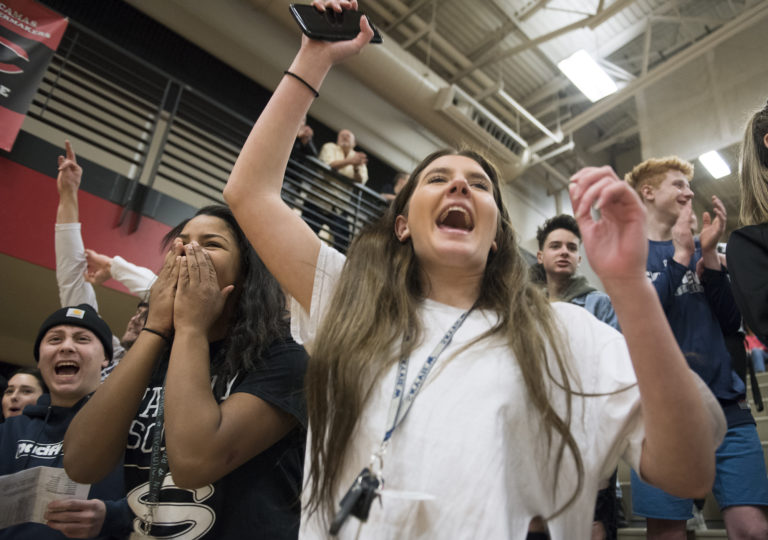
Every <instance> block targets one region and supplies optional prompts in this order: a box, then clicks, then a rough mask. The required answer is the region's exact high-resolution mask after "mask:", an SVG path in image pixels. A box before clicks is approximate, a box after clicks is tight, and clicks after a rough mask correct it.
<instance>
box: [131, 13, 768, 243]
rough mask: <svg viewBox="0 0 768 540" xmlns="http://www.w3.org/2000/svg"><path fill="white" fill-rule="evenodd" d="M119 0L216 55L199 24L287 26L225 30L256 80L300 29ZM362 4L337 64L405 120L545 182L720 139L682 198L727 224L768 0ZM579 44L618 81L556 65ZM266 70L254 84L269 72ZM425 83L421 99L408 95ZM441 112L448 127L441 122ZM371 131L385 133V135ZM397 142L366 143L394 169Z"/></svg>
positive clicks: (558, 185) (767, 84) (526, 180)
mask: <svg viewBox="0 0 768 540" xmlns="http://www.w3.org/2000/svg"><path fill="white" fill-rule="evenodd" d="M128 1H129V3H131V4H133V5H135V6H136V7H138V8H139V9H141V10H143V11H145V12H146V13H147V14H149V15H150V16H153V17H155V18H156V19H158V20H159V21H160V22H162V23H163V24H166V26H169V27H171V28H172V29H173V30H175V31H177V32H179V33H181V34H182V35H184V36H185V37H187V39H190V40H192V41H194V42H196V43H197V44H198V45H200V46H202V47H203V48H206V49H207V50H209V51H210V52H212V53H213V54H217V55H218V56H219V57H223V56H225V54H223V53H222V52H220V51H217V49H218V48H219V47H221V44H220V42H221V39H219V40H218V41H213V40H212V38H208V39H206V34H207V33H208V32H205V31H201V29H205V28H208V29H210V30H211V32H215V31H216V30H218V31H221V30H222V29H223V28H224V27H227V28H230V29H231V31H230V34H235V33H237V32H234V30H233V29H234V28H236V27H237V28H244V27H247V24H248V23H247V21H246V22H244V19H246V20H247V19H249V18H253V20H254V21H256V19H262V20H264V19H266V20H268V21H269V22H270V24H272V25H273V26H274V27H275V28H278V27H279V28H280V29H281V30H282V31H284V32H288V33H289V34H288V35H290V36H294V40H293V41H288V42H280V41H279V40H276V39H274V38H272V40H271V42H269V45H267V46H266V47H265V46H263V45H261V46H255V45H254V43H253V42H254V40H257V39H258V37H257V36H256V37H255V36H253V35H252V36H242V37H240V38H237V37H231V36H230V38H231V39H240V40H242V45H243V51H246V50H247V51H248V52H249V53H255V55H256V56H257V57H259V58H258V59H257V60H259V61H262V62H263V65H262V66H261V69H255V68H253V67H252V66H253V60H254V59H253V58H251V59H250V62H251V63H250V64H248V62H247V61H245V60H239V59H237V58H232V55H229V54H227V55H226V56H227V61H228V62H229V63H230V64H232V65H233V66H234V67H236V68H238V69H240V70H241V71H244V72H246V73H247V74H249V75H251V76H253V77H254V78H256V79H257V80H259V77H260V75H261V74H262V73H266V72H269V73H270V74H272V73H277V74H279V73H280V72H279V71H277V70H278V69H285V67H284V65H287V63H286V61H285V60H284V59H285V58H290V57H291V56H292V54H293V53H294V52H295V50H296V46H297V43H298V41H297V39H295V35H296V28H295V26H294V23H293V21H292V20H291V18H290V16H289V14H288V9H287V5H288V2H287V1H286V0H224V1H223V2H220V3H217V7H218V8H219V9H218V10H217V11H216V12H215V13H213V12H211V10H210V6H211V5H210V4H209V3H208V2H200V1H197V0H186V1H184V2H182V1H180V0H167V1H166V2H162V3H160V4H164V5H165V8H160V7H159V6H158V3H156V2H150V1H148V0H128ZM169 4H170V5H173V6H172V7H169ZM360 9H361V10H362V11H364V12H365V13H366V14H368V15H369V17H370V18H371V20H372V21H373V22H374V24H375V25H376V26H377V27H378V28H379V29H380V30H381V31H382V33H383V35H384V44H383V45H382V46H380V47H379V49H378V50H376V51H375V52H369V51H366V54H368V55H369V56H368V57H365V55H363V60H364V61H363V60H360V61H358V59H354V60H353V61H352V62H349V65H348V66H346V69H347V71H348V72H349V73H350V74H351V75H352V76H353V77H354V78H355V79H356V80H357V81H358V82H359V83H361V84H362V85H363V86H364V87H366V89H367V90H369V91H372V92H373V93H375V94H377V95H378V96H379V97H381V98H383V99H384V100H385V101H386V102H388V103H389V104H391V105H392V106H393V107H394V108H395V109H397V110H398V112H401V113H403V114H404V115H406V116H408V117H409V122H410V125H412V126H413V131H419V132H422V133H426V137H427V138H431V139H432V140H434V139H437V140H439V141H441V142H447V143H449V144H450V143H453V144H455V143H456V140H457V139H458V140H462V141H470V142H473V141H474V142H477V141H482V142H483V143H484V144H488V145H489V148H490V150H491V151H492V153H493V154H494V156H495V157H496V158H497V160H500V161H501V162H502V164H503V168H504V170H505V174H506V176H507V178H508V180H509V181H511V182H517V183H520V184H528V185H530V184H532V183H533V184H540V185H544V186H545V187H546V188H547V190H548V191H549V192H550V193H551V192H556V191H558V190H560V189H562V187H563V185H564V183H565V182H567V178H568V177H569V176H570V175H571V174H572V173H573V172H575V171H576V170H578V169H579V168H580V167H582V166H584V165H602V164H606V163H607V164H611V165H613V166H614V168H615V169H616V170H617V171H618V172H619V173H620V174H623V173H624V172H626V171H627V170H628V169H629V168H631V166H632V165H633V164H635V163H637V162H639V161H640V160H642V159H644V158H646V157H651V156H654V155H655V156H659V155H666V154H672V153H674V154H678V155H681V156H683V157H685V158H687V159H691V160H695V158H696V157H697V156H698V155H699V154H700V153H703V151H704V150H703V149H706V150H722V152H721V153H722V154H723V156H724V157H725V158H726V160H727V161H728V162H729V165H730V167H731V170H732V173H731V175H729V176H728V177H726V178H722V179H720V180H713V179H712V178H711V176H710V175H709V174H708V173H707V172H706V171H705V170H704V169H703V167H701V166H699V163H698V161H695V165H697V173H696V178H695V184H694V187H695V190H696V192H697V199H696V200H695V204H696V206H697V207H698V208H699V209H700V210H701V209H703V208H705V207H706V206H709V202H708V201H709V198H710V197H711V195H717V196H719V197H720V198H721V199H723V200H724V202H725V203H726V205H727V207H728V210H729V230H730V229H731V228H733V227H734V226H735V225H736V216H737V214H738V186H737V183H736V171H737V155H738V148H737V142H738V140H739V138H740V135H741V126H743V123H744V120H745V119H746V117H747V115H748V114H749V111H750V110H752V109H754V108H756V107H758V106H761V105H762V103H763V102H764V100H765V97H766V96H768V66H766V64H767V63H766V62H765V61H764V57H761V56H760V50H759V45H758V44H759V41H758V39H760V40H762V39H764V37H763V36H762V32H761V29H763V28H765V23H766V21H767V20H768V2H765V1H761V0H474V1H467V0H377V1H370V2H360ZM235 18H237V19H239V20H238V21H235V20H234V19H235ZM238 25H239V26H238ZM254 33H258V32H257V31H255V30H254ZM262 33H263V32H262ZM221 35H222V34H221V33H220V34H219V36H221ZM286 43H289V44H290V45H289V46H288V47H286ZM286 48H287V49H289V50H288V51H286V50H285V49H286ZM264 49H266V50H264ZM368 49H373V48H372V47H369V48H368ZM578 49H585V50H586V51H588V52H589V53H590V54H591V55H592V56H593V57H595V58H596V59H598V62H599V63H600V64H601V65H602V67H603V68H604V69H606V71H607V72H608V73H609V74H610V76H611V77H612V78H613V79H614V80H615V81H616V83H617V85H618V86H619V91H618V92H617V93H615V94H613V95H610V96H608V97H606V98H603V99H602V100H600V101H598V102H597V103H591V102H590V101H589V100H588V99H587V98H586V97H585V96H584V95H583V94H582V93H581V92H580V91H579V90H578V89H577V88H576V87H575V86H574V85H573V84H572V83H571V82H570V81H569V80H568V79H567V78H566V77H565V76H564V75H563V74H562V73H561V72H560V70H559V69H558V68H557V62H559V61H560V60H562V59H563V58H566V57H567V56H569V55H570V54H572V53H573V52H575V51H576V50H578ZM374 54H376V55H378V56H374ZM393 58H394V59H395V63H391V61H392V59H393ZM371 59H373V60H371ZM280 62H283V64H281V65H282V66H283V67H279V66H277V65H276V64H279V63H280ZM267 66H269V69H268V68H267ZM249 69H250V72H249ZM271 77H272V79H271V80H268V79H269V78H268V77H262V80H260V81H259V82H261V83H262V84H265V85H266V86H270V85H271V86H274V84H275V82H276V78H275V76H274V75H271ZM414 79H416V82H414ZM419 79H420V80H419ZM422 83H423V84H422ZM737 83H738V85H737V86H734V85H736V84H737ZM414 84H417V85H418V84H422V85H421V86H418V87H416V86H414ZM424 87H428V88H429V92H428V93H430V96H429V98H430V100H429V101H420V99H421V98H422V96H423V94H424V91H423V90H424ZM334 93H338V92H337V91H334ZM326 95H327V92H326ZM435 96H437V97H436V98H435ZM321 99H322V98H321ZM369 101H370V100H369ZM681 102H682V103H684V106H683V107H682V108H681V105H680V104H681ZM441 104H442V105H441ZM451 105H453V106H451ZM318 108H319V109H321V112H322V105H320V106H319V107H318ZM441 108H442V109H441ZM310 112H312V111H310ZM370 114H371V118H370V119H369V123H375V122H376V118H375V117H374V116H375V113H374V112H371V113H370ZM461 115H466V116H467V117H468V118H469V120H467V119H466V118H458V117H460V116H461ZM382 122H383V120H382ZM473 123H474V125H473ZM477 124H480V127H478V125H477ZM330 125H331V126H332V127H334V128H336V129H340V128H341V127H344V126H334V125H333V123H332V122H331V124H330ZM446 126H450V132H451V133H452V134H453V135H454V136H453V137H446V136H445V134H446V133H447V132H448V131H449V129H447V128H446ZM358 129H359V130H360V128H358ZM371 131H372V132H373V131H375V130H371ZM379 131H386V129H385V128H382V129H381V130H379ZM488 133H491V134H492V135H491V137H489V136H488ZM376 137H377V138H376V141H378V142H377V145H378V146H381V147H383V146H384V143H383V141H382V138H385V137H386V135H384V136H382V135H381V133H377V134H376ZM398 137H400V136H399V135H394V136H392V138H393V139H396V138H398ZM367 138H368V139H373V138H374V137H372V136H368V137H367ZM401 138H402V137H401ZM491 138H495V139H496V141H490V142H488V140H489V139H491ZM365 139H366V134H362V135H358V140H359V141H360V142H363V141H365ZM370 142H371V141H369V144H368V145H367V146H368V148H370V147H371V146H372V145H371V144H370ZM436 144H438V145H439V144H440V143H436ZM404 146H405V145H404ZM411 146H412V147H414V148H415V147H416V146H418V145H415V144H414V145H411ZM416 151H417V150H414V152H416ZM419 151H420V150H419ZM405 152H406V153H407V150H406V151H405ZM397 153H398V152H397V151H389V152H388V151H384V152H382V155H381V156H380V157H382V158H383V159H385V160H389V161H390V162H391V163H392V164H393V165H395V166H396V167H399V168H403V169H405V168H407V164H404V162H405V161H407V160H403V159H398V157H397V156H396V154H397Z"/></svg>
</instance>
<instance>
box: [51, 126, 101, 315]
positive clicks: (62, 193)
mask: <svg viewBox="0 0 768 540" xmlns="http://www.w3.org/2000/svg"><path fill="white" fill-rule="evenodd" d="M64 147H65V155H63V156H59V159H58V168H59V174H58V176H57V177H56V189H58V191H59V205H58V207H57V208H56V230H55V250H56V282H57V284H58V287H59V300H60V302H61V305H62V306H74V305H77V304H88V305H90V306H93V309H95V310H96V311H98V310H99V306H98V303H97V301H96V293H95V292H94V290H93V287H92V286H91V284H90V283H88V282H87V281H86V280H85V276H84V273H85V268H86V263H85V247H84V246H83V237H82V234H81V231H80V228H81V227H80V222H79V220H80V208H79V204H78V192H79V190H80V180H81V179H82V176H83V169H82V167H80V165H78V164H77V157H76V156H75V151H74V149H73V148H72V145H71V144H70V142H69V141H64Z"/></svg>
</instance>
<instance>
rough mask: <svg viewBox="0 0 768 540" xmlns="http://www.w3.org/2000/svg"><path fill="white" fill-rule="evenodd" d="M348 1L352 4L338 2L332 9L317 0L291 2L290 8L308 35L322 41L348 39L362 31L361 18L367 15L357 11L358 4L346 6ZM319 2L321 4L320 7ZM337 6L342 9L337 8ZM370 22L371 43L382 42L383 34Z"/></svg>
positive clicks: (331, 6) (300, 26) (302, 29)
mask: <svg viewBox="0 0 768 540" xmlns="http://www.w3.org/2000/svg"><path fill="white" fill-rule="evenodd" d="M347 3H348V4H351V2H337V3H335V4H333V5H329V6H328V7H330V8H331V9H325V5H322V4H321V3H320V2H315V3H313V5H306V4H291V5H290V10H291V15H293V18H294V19H296V23H297V24H298V25H299V28H301V31H302V32H303V33H304V34H305V35H306V36H307V37H309V38H311V39H318V40H322V41H347V40H350V39H354V38H355V36H357V34H359V33H360V18H361V17H365V15H364V14H362V13H360V12H359V11H357V6H356V5H355V7H354V8H350V7H346V6H344V4H347ZM318 4H320V5H321V6H320V7H318ZM355 4H356V3H355ZM337 6H340V7H341V9H336V7H337ZM366 19H368V18H367V17H366ZM368 24H369V25H370V26H371V29H372V30H373V37H372V38H371V41H370V43H381V42H382V39H381V34H379V32H378V30H376V28H374V26H373V24H372V23H371V21H370V19H368Z"/></svg>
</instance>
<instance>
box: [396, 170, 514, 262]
mask: <svg viewBox="0 0 768 540" xmlns="http://www.w3.org/2000/svg"><path fill="white" fill-rule="evenodd" d="M493 192H494V187H493V183H492V182H491V179H490V178H489V177H488V174H486V172H485V171H484V170H483V167H481V166H480V164H479V163H478V162H477V161H475V160H474V159H471V158H469V157H465V156H459V155H445V156H442V157H439V158H437V159H435V160H434V161H432V162H431V163H430V164H429V165H427V166H426V167H425V168H424V170H423V171H422V172H421V173H420V174H419V176H418V178H417V179H416V185H415V187H414V188H413V192H412V193H411V196H410V199H409V201H408V206H407V208H406V211H405V212H404V213H403V214H401V215H399V216H397V219H396V221H395V234H396V236H397V238H398V239H399V240H400V241H401V242H405V241H407V240H409V239H410V240H411V241H412V242H413V250H414V253H415V255H416V258H417V259H418V260H419V263H420V265H421V266H422V268H423V269H424V270H425V271H426V272H427V273H429V272H430V271H432V270H442V269H456V270H460V271H469V272H471V273H479V274H482V272H483V271H484V270H485V266H486V263H487V261H488V254H489V253H490V251H491V249H492V248H494V239H495V237H496V231H497V228H498V222H499V209H498V207H497V205H496V201H495V200H494V196H493Z"/></svg>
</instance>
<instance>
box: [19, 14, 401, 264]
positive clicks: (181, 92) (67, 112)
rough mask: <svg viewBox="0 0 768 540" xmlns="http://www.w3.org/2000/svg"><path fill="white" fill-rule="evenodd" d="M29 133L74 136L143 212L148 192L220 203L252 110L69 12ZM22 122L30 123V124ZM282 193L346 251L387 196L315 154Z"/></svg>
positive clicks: (128, 206) (193, 203)
mask: <svg viewBox="0 0 768 540" xmlns="http://www.w3.org/2000/svg"><path fill="white" fill-rule="evenodd" d="M28 116H29V117H30V118H33V119H34V120H35V121H37V122H39V123H40V124H41V125H43V126H44V127H45V129H38V130H37V131H38V133H33V134H36V135H38V136H41V137H43V138H45V139H46V140H48V141H50V142H52V143H54V144H56V145H61V141H62V140H63V138H64V137H66V136H69V137H73V138H77V139H78V140H79V141H83V142H84V143H85V145H86V146H87V148H86V152H85V154H84V155H85V156H86V157H87V158H88V159H89V160H91V161H93V162H95V163H97V164H99V165H101V166H103V167H105V168H107V169H110V170H112V171H115V172H116V173H118V174H120V175H122V176H123V177H125V178H127V179H128V180H129V182H130V185H129V188H128V189H127V190H126V191H125V193H124V194H123V195H122V197H121V200H120V201H119V203H120V204H121V205H122V206H123V208H124V211H123V215H122V218H121V222H122V220H123V219H124V218H125V217H126V216H127V214H128V213H130V212H131V211H133V212H135V213H136V216H138V219H135V220H133V221H132V226H133V227H138V226H139V221H140V218H141V215H143V214H145V213H147V211H148V209H147V208H145V206H146V205H147V202H146V201H147V199H148V197H147V193H148V192H149V191H157V192H159V193H161V194H164V195H165V196H168V197H171V198H174V199H176V200H179V201H182V202H183V203H186V204H188V205H189V206H190V207H192V208H199V207H201V206H204V205H206V204H211V203H212V202H215V203H223V202H224V200H223V197H222V190H223V188H224V185H225V184H226V181H227V177H228V176H229V172H230V170H231V169H232V166H233V165H234V163H235V160H236V159H237V156H238V153H239V151H240V148H241V147H242V145H243V143H244V142H245V140H246V138H247V136H248V134H249V132H250V130H251V127H252V126H253V123H254V121H255V119H253V118H247V117H246V116H244V115H242V114H239V113H238V112H236V111H235V110H233V109H231V108H228V107H226V106H223V105H221V104H220V103H218V102H217V101H216V100H214V99H212V98H210V97H208V96H205V95H203V94H201V93H200V92H198V91H196V90H195V89H193V88H191V87H189V86H188V85H186V84H184V83H183V82H182V81H179V80H177V79H174V78H173V77H170V76H169V75H168V74H166V73H164V72H162V71H161V70H160V69H158V68H157V67H155V66H153V65H151V64H150V63H149V62H147V61H145V60H142V59H140V58H137V57H135V56H134V55H131V54H129V53H128V52H126V51H124V50H122V49H120V48H118V47H117V46H115V45H114V44H112V43H110V42H108V41H105V40H104V39H103V38H101V37H100V36H98V35H95V34H94V33H92V32H91V31H89V30H87V29H86V28H84V27H82V26H80V25H78V24H77V23H76V22H74V21H71V22H70V25H69V28H68V29H67V32H66V34H65V36H64V39H63V40H62V43H61V45H60V47H59V50H58V51H57V53H56V54H55V55H54V57H53V60H52V61H51V63H50V65H49V67H48V70H47V72H46V74H45V77H44V80H43V83H42V84H41V85H40V87H39V88H38V91H37V94H36V96H35V99H34V101H33V104H32V106H31V108H30V110H29V112H28ZM25 129H26V127H25ZM283 199H284V200H285V201H286V202H287V203H288V204H289V205H290V206H291V207H293V208H294V209H296V210H297V212H300V213H301V215H302V217H303V218H304V219H305V221H306V222H307V223H308V224H309V225H310V227H312V229H313V230H315V231H316V232H318V233H319V234H320V236H321V237H322V238H325V239H326V240H327V241H329V242H332V243H333V245H334V246H335V247H337V248H338V249H340V250H342V251H346V248H347V246H348V243H349V240H350V239H351V237H352V236H353V235H354V234H356V233H357V232H358V231H359V230H360V228H361V227H363V226H364V225H365V224H367V223H369V222H370V221H372V220H374V219H376V218H378V217H379V216H380V215H381V213H382V212H383V211H384V209H385V208H386V205H387V202H386V201H385V200H383V199H382V198H381V197H380V196H379V195H378V194H377V193H375V192H374V191H372V190H370V189H367V188H365V187H364V186H361V185H359V184H355V183H354V182H352V181H351V180H349V179H347V178H346V177H343V176H341V175H339V174H337V173H335V172H334V171H331V170H330V169H328V168H327V167H326V166H325V165H324V164H322V163H320V162H318V161H317V160H314V159H312V158H292V159H291V161H290V163H289V165H288V169H287V171H286V176H285V182H284V187H283Z"/></svg>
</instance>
